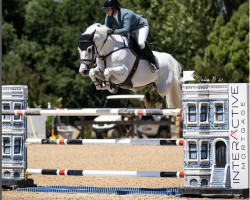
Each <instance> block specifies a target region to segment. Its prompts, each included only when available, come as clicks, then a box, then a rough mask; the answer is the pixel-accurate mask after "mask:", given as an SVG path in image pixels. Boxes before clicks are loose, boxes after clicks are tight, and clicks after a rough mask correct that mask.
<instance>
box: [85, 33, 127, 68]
mask: <svg viewBox="0 0 250 200" xmlns="http://www.w3.org/2000/svg"><path fill="white" fill-rule="evenodd" d="M94 34H95V31H94V33H93V36H94ZM108 37H109V35H108V34H107V36H106V38H105V40H104V42H103V44H102V46H101V48H100V50H99V51H98V48H97V46H96V45H95V42H94V41H93V38H92V39H80V43H91V44H92V59H81V64H84V65H86V67H87V68H90V66H91V64H93V62H96V58H100V59H101V60H102V61H104V67H105V69H106V67H107V62H106V59H107V57H108V56H110V55H111V54H113V53H115V52H117V51H120V50H122V49H125V48H129V47H128V46H126V43H125V40H124V37H122V36H121V37H122V40H123V44H124V46H123V47H120V48H118V49H115V50H113V51H111V52H109V53H108V54H106V55H100V52H101V50H102V49H103V47H104V45H105V44H106V42H107V40H108ZM87 62H89V64H88V63H87Z"/></svg>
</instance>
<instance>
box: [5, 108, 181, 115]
mask: <svg viewBox="0 0 250 200" xmlns="http://www.w3.org/2000/svg"><path fill="white" fill-rule="evenodd" d="M181 113H182V109H181V108H175V109H131V108H117V109H112V108H110V109H106V108H83V109H70V108H60V109H33V108H32V109H26V110H2V115H19V116H32V115H44V116H100V115H131V116H152V115H166V116H169V115H172V116H176V115H177V116H180V115H181Z"/></svg>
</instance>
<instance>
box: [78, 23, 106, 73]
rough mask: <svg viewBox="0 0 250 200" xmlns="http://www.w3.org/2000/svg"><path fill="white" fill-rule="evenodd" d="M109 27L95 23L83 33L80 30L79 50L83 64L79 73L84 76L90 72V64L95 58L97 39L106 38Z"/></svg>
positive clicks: (98, 40) (99, 40)
mask: <svg viewBox="0 0 250 200" xmlns="http://www.w3.org/2000/svg"><path fill="white" fill-rule="evenodd" d="M107 29H108V28H107V27H106V26H104V25H101V24H99V23H96V24H93V25H91V26H90V27H88V28H87V30H86V31H85V32H84V33H83V34H82V33H81V32H80V31H79V33H78V36H79V41H80V42H79V46H78V51H79V53H80V59H81V65H80V69H79V73H80V74H81V75H82V76H87V75H88V74H89V69H90V65H91V64H92V62H93V61H94V59H95V48H96V47H95V41H96V42H101V41H102V39H101V38H104V39H105V38H106V36H107Z"/></svg>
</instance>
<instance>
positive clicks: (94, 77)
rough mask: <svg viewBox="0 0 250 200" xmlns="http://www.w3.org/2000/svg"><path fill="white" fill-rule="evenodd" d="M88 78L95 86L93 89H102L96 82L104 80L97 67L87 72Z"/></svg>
mask: <svg viewBox="0 0 250 200" xmlns="http://www.w3.org/2000/svg"><path fill="white" fill-rule="evenodd" d="M89 77H90V78H91V80H92V81H93V83H94V84H95V87H96V89H97V90H101V89H103V88H102V86H101V83H100V82H99V81H98V79H101V80H105V77H104V75H103V72H102V71H101V70H100V69H99V67H95V68H92V69H90V70H89Z"/></svg>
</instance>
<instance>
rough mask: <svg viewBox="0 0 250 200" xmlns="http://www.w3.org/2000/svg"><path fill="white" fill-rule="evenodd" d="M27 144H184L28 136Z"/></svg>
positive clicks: (173, 141) (175, 144) (154, 140)
mask: <svg viewBox="0 0 250 200" xmlns="http://www.w3.org/2000/svg"><path fill="white" fill-rule="evenodd" d="M26 144H51V145H53V144H54V145H157V146H159V145H160V146H183V140H171V139H170V140H159V139H39V138H37V139H36V138H28V139H27V140H26Z"/></svg>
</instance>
